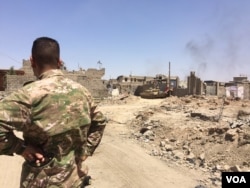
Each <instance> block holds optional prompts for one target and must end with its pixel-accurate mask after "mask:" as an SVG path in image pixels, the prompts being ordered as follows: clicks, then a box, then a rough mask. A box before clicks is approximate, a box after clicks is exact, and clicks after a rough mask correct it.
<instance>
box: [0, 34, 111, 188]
mask: <svg viewBox="0 0 250 188" xmlns="http://www.w3.org/2000/svg"><path fill="white" fill-rule="evenodd" d="M30 61H31V66H32V69H33V72H34V75H35V76H36V77H37V78H38V79H37V81H34V82H32V83H29V84H27V85H25V86H24V87H23V88H21V89H19V90H17V91H16V92H13V93H12V94H10V95H9V96H7V97H5V98H4V99H3V100H1V101H0V154H1V155H10V156H13V155H14V154H17V155H21V156H23V157H24V159H25V162H24V163H23V167H22V174H21V181H20V187H21V188H23V187H28V188H31V187H32V188H33V187H35V188H38V187H43V188H44V187H60V188H69V187H70V188H76V187H83V181H84V178H85V176H86V174H87V169H86V168H84V167H83V166H84V165H83V161H85V160H86V159H87V157H88V156H91V155H92V154H93V153H94V151H95V149H96V147H97V146H98V145H99V143H100V141H101V138H102V135H103V131H104V128H105V126H106V118H105V117H104V115H103V114H102V113H101V112H100V111H99V110H98V109H97V106H96V105H95V104H94V102H93V99H92V97H91V94H90V93H89V92H88V91H87V89H86V88H85V87H83V86H82V85H80V84H79V83H76V82H74V81H72V80H70V79H68V78H66V77H65V76H64V75H63V73H62V71H61V70H60V66H61V61H60V48H59V44H58V42H57V41H56V40H54V39H52V38H48V37H41V38H38V39H36V40H35V41H34V42H33V46H32V55H31V58H30ZM14 131H21V132H22V133H23V139H20V138H18V137H17V136H16V135H15V134H14Z"/></svg>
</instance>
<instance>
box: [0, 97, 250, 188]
mask: <svg viewBox="0 0 250 188" xmlns="http://www.w3.org/2000/svg"><path fill="white" fill-rule="evenodd" d="M99 105H100V108H101V109H102V111H103V112H104V113H105V115H106V116H107V117H108V119H109V123H108V125H107V128H106V131H105V134H104V137H103V140H102V142H101V144H100V146H99V148H98V149H97V150H96V152H95V154H94V155H93V157H90V158H88V159H87V164H88V166H89V168H90V172H89V173H90V175H91V176H92V178H93V180H92V185H90V186H88V187H89V188H91V187H93V188H110V187H114V188H123V187H131V188H151V187H157V188H158V187H159V188H161V187H168V188H176V187H178V188H182V187H183V188H189V187H190V188H194V187H195V186H198V185H203V186H205V187H207V188H208V187H212V188H213V187H221V183H220V172H221V171H248V170H249V169H250V156H249V149H250V131H249V129H250V115H249V114H250V108H249V106H250V102H249V101H229V100H223V99H220V98H217V97H201V96H196V97H194V96H190V97H184V98H176V97H170V98H166V99H153V100H149V99H141V98H139V97H135V96H129V97H127V98H124V99H123V100H120V99H119V98H117V99H112V100H106V101H103V102H101V103H100V104H99ZM21 163H22V159H21V158H20V157H5V156H1V160H0V165H1V169H2V170H1V175H0V177H1V178H0V185H1V187H4V188H5V187H6V188H16V187H18V182H19V176H20V175H19V173H20V168H21Z"/></svg>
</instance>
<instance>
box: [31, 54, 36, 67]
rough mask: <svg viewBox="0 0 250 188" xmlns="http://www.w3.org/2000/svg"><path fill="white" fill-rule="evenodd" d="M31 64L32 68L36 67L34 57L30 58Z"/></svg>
mask: <svg viewBox="0 0 250 188" xmlns="http://www.w3.org/2000/svg"><path fill="white" fill-rule="evenodd" d="M30 63H31V67H32V68H35V67H36V64H35V62H34V59H33V58H32V56H30Z"/></svg>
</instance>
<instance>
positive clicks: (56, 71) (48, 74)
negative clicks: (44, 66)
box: [38, 69, 63, 80]
mask: <svg viewBox="0 0 250 188" xmlns="http://www.w3.org/2000/svg"><path fill="white" fill-rule="evenodd" d="M62 75H63V72H62V71H61V70H60V69H51V70H48V71H46V72H44V73H42V74H41V75H40V76H39V78H38V79H39V80H42V79H44V78H50V77H53V76H62Z"/></svg>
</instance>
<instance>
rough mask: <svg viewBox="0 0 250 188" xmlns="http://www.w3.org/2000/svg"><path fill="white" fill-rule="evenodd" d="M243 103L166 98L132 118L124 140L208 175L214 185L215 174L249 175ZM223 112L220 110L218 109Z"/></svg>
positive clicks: (249, 136)
mask: <svg viewBox="0 0 250 188" xmlns="http://www.w3.org/2000/svg"><path fill="white" fill-rule="evenodd" d="M249 104H250V102H249V101H224V102H223V100H222V99H220V98H211V97H210V98H209V97H208V98H206V97H197V96H191V97H184V98H176V97H170V98H166V100H165V101H164V102H163V103H162V104H161V105H160V106H151V107H149V108H147V109H145V110H142V111H139V112H137V113H136V114H135V117H134V119H133V120H132V121H131V122H130V128H131V136H130V138H132V139H135V140H137V141H138V142H139V143H140V144H141V145H142V146H143V147H145V148H146V149H147V150H148V152H149V154H150V155H153V156H157V157H159V158H161V159H162V160H166V161H168V162H171V163H175V164H177V165H184V166H186V167H188V168H191V169H199V170H201V171H203V172H209V173H210V174H211V176H210V177H209V178H210V180H211V181H212V183H213V185H215V186H216V185H218V186H219V185H220V182H221V179H220V178H221V174H220V172H221V171H250V155H249V149H250V111H247V110H248V108H249ZM222 109H223V110H222Z"/></svg>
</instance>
